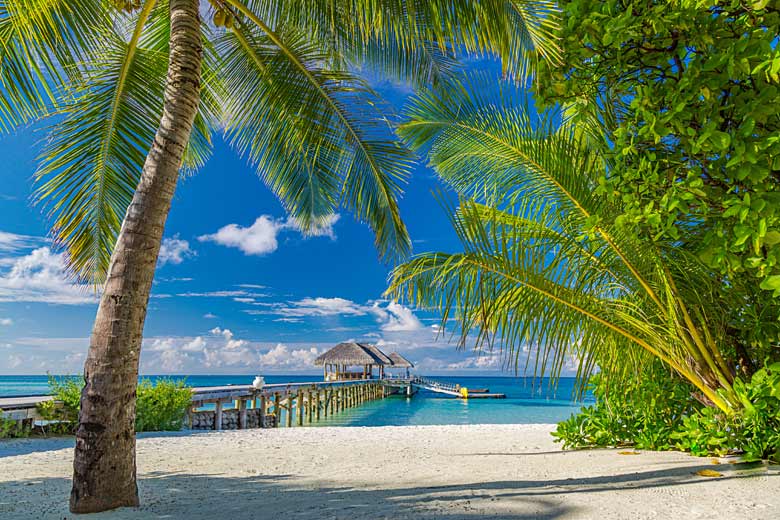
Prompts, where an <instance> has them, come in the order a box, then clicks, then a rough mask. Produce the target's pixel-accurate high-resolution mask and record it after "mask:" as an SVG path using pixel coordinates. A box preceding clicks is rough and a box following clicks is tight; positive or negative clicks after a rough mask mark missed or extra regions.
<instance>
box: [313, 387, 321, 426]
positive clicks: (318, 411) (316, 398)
mask: <svg viewBox="0 0 780 520" xmlns="http://www.w3.org/2000/svg"><path fill="white" fill-rule="evenodd" d="M315 394H316V397H315V398H314V402H315V403H317V417H316V418H317V422H319V420H320V405H321V404H322V403H321V402H320V389H319V388H318V389H317V391H316V392H315Z"/></svg>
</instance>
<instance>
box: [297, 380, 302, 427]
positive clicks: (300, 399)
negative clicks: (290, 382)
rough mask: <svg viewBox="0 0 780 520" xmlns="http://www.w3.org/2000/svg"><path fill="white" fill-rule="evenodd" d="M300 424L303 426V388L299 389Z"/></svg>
mask: <svg viewBox="0 0 780 520" xmlns="http://www.w3.org/2000/svg"><path fill="white" fill-rule="evenodd" d="M297 403H298V426H303V390H301V389H300V388H299V389H298V400H297Z"/></svg>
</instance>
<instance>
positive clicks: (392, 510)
mask: <svg viewBox="0 0 780 520" xmlns="http://www.w3.org/2000/svg"><path fill="white" fill-rule="evenodd" d="M711 467H712V466H711V465H709V464H707V465H701V466H687V467H679V468H667V469H660V470H652V471H645V472H637V473H633V472H632V473H624V474H618V475H610V476H598V477H588V478H570V479H553V480H541V479H540V480H520V481H494V482H473V483H465V484H457V485H445V486H425V487H420V486H416V487H404V486H403V483H399V486H398V487H394V488H392V489H361V488H357V487H350V486H334V485H333V484H332V483H330V482H328V480H327V475H323V476H322V478H321V479H320V480H319V481H312V480H308V479H301V478H299V477H295V476H291V475H247V476H245V477H235V476H230V477H228V476H224V475H204V474H197V473H184V472H182V473H150V474H146V475H144V476H143V478H142V479H141V480H140V482H139V487H140V491H141V501H142V506H141V508H138V509H120V510H117V511H113V512H109V513H104V514H100V515H95V516H89V518H190V519H201V518H203V519H206V518H208V519H212V518H213V519H218V520H239V519H244V518H247V519H249V518H252V519H270V520H286V519H289V518H295V519H327V518H330V519H342V518H343V519H363V518H366V519H385V518H387V519H429V518H430V519H433V518H440V519H446V520H454V519H472V518H506V519H517V520H521V519H531V518H534V519H554V518H562V517H568V518H577V517H583V516H587V515H588V514H589V513H593V511H589V512H585V511H582V510H580V509H578V507H577V505H576V504H575V503H573V502H576V501H575V500H570V499H569V497H571V496H573V495H576V494H579V493H607V492H610V491H616V490H619V489H626V488H631V489H642V488H663V487H669V486H687V485H697V484H699V485H701V484H704V483H705V482H707V479H704V478H702V477H699V476H696V475H695V472H696V471H697V470H699V469H708V468H711ZM724 471H725V469H724ZM763 475H764V476H770V477H777V476H780V475H778V474H777V473H774V472H768V473H767V472H764V473H763ZM747 476H748V475H746V474H744V473H742V472H738V471H736V470H733V471H729V472H728V473H726V474H725V475H724V476H723V477H721V478H720V479H718V480H728V479H735V478H744V477H747ZM704 485H706V484H704ZM69 490H70V481H69V480H68V479H62V478H59V479H58V478H52V479H30V480H22V481H12V482H3V483H0V517H2V518H4V519H11V518H59V519H62V518H72V516H71V515H70V514H68V512H67V505H66V500H67V495H68V492H69ZM603 499H604V500H608V497H607V496H604V498H603ZM79 518H84V517H79Z"/></svg>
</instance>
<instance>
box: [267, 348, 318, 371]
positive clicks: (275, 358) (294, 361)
mask: <svg viewBox="0 0 780 520" xmlns="http://www.w3.org/2000/svg"><path fill="white" fill-rule="evenodd" d="M319 355H320V351H319V350H317V349H316V348H315V347H311V348H309V349H297V350H290V349H289V348H288V347H287V345H285V344H283V343H278V344H277V345H276V346H275V347H274V348H272V349H271V350H269V351H268V352H266V353H264V354H260V356H259V361H260V366H264V367H273V368H284V367H308V366H313V365H314V360H315V359H316V358H317V356H319Z"/></svg>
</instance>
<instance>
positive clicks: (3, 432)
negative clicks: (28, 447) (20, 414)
mask: <svg viewBox="0 0 780 520" xmlns="http://www.w3.org/2000/svg"><path fill="white" fill-rule="evenodd" d="M2 412H3V410H2V409H0V439H18V438H23V437H29V436H30V432H31V430H30V427H29V425H27V424H24V423H23V422H22V421H16V420H12V419H6V418H5V417H3V415H2Z"/></svg>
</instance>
